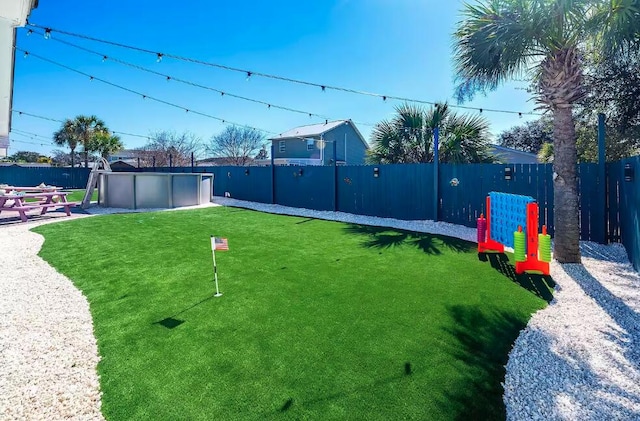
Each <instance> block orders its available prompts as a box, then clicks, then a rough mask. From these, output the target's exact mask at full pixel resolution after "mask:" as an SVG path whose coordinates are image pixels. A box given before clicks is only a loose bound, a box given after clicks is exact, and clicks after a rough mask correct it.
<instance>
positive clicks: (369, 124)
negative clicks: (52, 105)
mask: <svg viewBox="0 0 640 421" xmlns="http://www.w3.org/2000/svg"><path fill="white" fill-rule="evenodd" d="M36 33H37V32H36ZM52 39H53V40H54V41H56V42H59V43H61V44H64V45H68V46H70V47H73V48H76V49H78V50H81V51H84V52H87V53H90V54H94V55H98V56H101V57H106V56H105V55H103V53H101V52H98V51H94V50H91V49H88V48H85V47H82V46H79V45H77V44H73V43H71V42H68V41H64V40H61V39H57V38H52ZM110 60H111V61H113V62H115V63H118V64H122V65H124V66H127V67H132V68H134V69H137V70H140V71H143V72H147V73H151V74H154V75H158V76H162V77H164V78H166V79H167V81H169V80H170V79H173V80H175V81H176V82H179V83H184V84H186V85H190V86H194V87H197V88H201V89H206V90H210V91H213V92H218V93H220V96H224V95H225V94H226V92H224V91H221V90H219V89H216V88H213V87H210V86H206V85H202V84H199V83H195V82H191V81H188V80H184V79H180V78H176V77H172V76H170V75H166V74H164V73H161V72H158V71H155V70H151V69H148V68H146V67H142V66H139V65H137V64H133V63H130V62H127V61H124V60H120V59H117V58H114V57H111V58H110ZM228 95H229V96H230V97H232V98H236V99H241V100H243V101H248V102H253V103H256V104H263V105H271V106H272V107H273V108H277V109H280V110H284V111H290V112H294V113H299V114H309V112H308V111H303V110H298V109H295V108H290V107H285V106H282V105H275V104H269V103H267V102H265V101H261V100H258V99H254V98H249V97H245V96H241V95H235V94H228ZM311 114H312V115H313V116H315V117H318V118H323V119H330V117H328V116H325V115H322V114H317V113H311ZM354 123H356V124H358V125H362V126H370V127H373V126H375V124H372V123H365V122H362V121H354Z"/></svg>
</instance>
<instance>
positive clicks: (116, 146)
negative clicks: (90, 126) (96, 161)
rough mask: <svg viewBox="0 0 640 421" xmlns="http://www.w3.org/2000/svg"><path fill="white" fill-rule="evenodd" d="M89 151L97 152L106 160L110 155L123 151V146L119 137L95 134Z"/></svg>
mask: <svg viewBox="0 0 640 421" xmlns="http://www.w3.org/2000/svg"><path fill="white" fill-rule="evenodd" d="M89 149H90V150H92V151H95V152H98V153H99V154H100V156H101V157H102V158H104V159H107V157H108V156H109V155H110V154H112V153H114V152H118V151H120V150H122V149H124V145H123V144H122V141H121V140H120V137H119V136H116V135H114V134H112V133H109V132H96V133H95V134H94V136H93V139H92V141H91V143H90V145H89Z"/></svg>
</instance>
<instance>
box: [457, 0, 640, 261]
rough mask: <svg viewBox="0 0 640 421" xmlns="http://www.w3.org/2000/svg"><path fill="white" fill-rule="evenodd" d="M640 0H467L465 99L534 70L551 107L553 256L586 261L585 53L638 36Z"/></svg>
mask: <svg viewBox="0 0 640 421" xmlns="http://www.w3.org/2000/svg"><path fill="white" fill-rule="evenodd" d="M639 6H640V0H610V1H607V2H605V1H598V0H482V1H481V2H480V3H479V4H476V5H471V4H467V5H466V6H465V8H464V11H463V16H464V18H463V20H462V21H461V22H459V23H458V27H457V30H456V32H455V34H454V38H455V45H454V50H455V57H454V61H455V67H456V70H457V73H458V80H459V82H460V84H459V86H458V87H457V92H458V97H459V99H461V100H462V99H465V98H472V97H473V95H474V94H475V93H476V92H486V91H487V90H492V89H495V88H496V87H498V86H499V85H500V84H502V83H503V82H505V81H507V80H509V79H512V78H516V77H528V78H529V79H531V80H532V81H533V82H534V85H533V86H534V92H535V95H536V96H535V99H536V101H537V102H538V103H539V104H540V106H541V108H543V109H545V110H547V111H550V112H551V113H552V115H553V135H554V151H555V154H554V162H553V170H554V202H555V203H554V217H555V221H554V225H555V239H554V241H555V245H554V256H555V258H556V259H557V260H558V261H559V262H562V263H579V262H580V248H579V241H580V227H579V218H578V189H577V183H576V162H577V152H576V132H575V123H574V120H573V113H572V111H573V107H574V105H575V104H576V103H577V102H578V101H579V100H581V99H582V98H583V96H584V90H583V83H582V76H583V67H582V60H581V57H582V55H583V54H585V53H587V52H591V53H594V52H599V53H602V54H604V53H609V52H611V51H615V50H616V49H619V48H622V47H625V46H628V45H629V44H630V43H633V42H637V41H638V40H639V38H638V34H639V33H640V31H639V30H638V28H639V27H640V24H639V22H640V14H639V13H640V12H639V10H640V8H639Z"/></svg>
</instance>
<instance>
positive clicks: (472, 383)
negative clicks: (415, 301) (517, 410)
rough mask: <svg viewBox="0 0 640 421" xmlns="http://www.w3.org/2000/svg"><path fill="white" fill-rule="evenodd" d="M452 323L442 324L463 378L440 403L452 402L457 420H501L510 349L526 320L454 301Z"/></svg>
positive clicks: (448, 403)
mask: <svg viewBox="0 0 640 421" xmlns="http://www.w3.org/2000/svg"><path fill="white" fill-rule="evenodd" d="M448 311H449V313H450V315H451V317H452V318H453V320H454V323H452V324H450V325H449V326H448V327H446V328H445V331H446V332H447V333H448V334H450V335H451V336H452V340H451V341H450V342H449V343H451V345H450V346H451V347H452V349H451V351H450V352H451V353H452V355H453V356H455V358H456V359H457V360H458V361H459V362H460V364H459V370H460V371H462V372H463V373H464V376H463V377H464V380H462V381H461V382H460V384H458V385H454V386H452V387H451V388H450V389H449V390H448V391H447V392H446V393H445V395H444V396H443V397H442V401H441V402H440V404H441V405H442V406H443V407H448V408H450V407H451V406H452V405H453V406H455V408H456V411H457V416H456V417H455V419H458V420H503V419H505V418H506V411H505V407H504V403H503V400H502V395H503V393H504V390H503V388H502V385H501V383H502V382H504V377H505V368H504V366H505V365H506V364H507V360H508V358H509V351H510V350H511V347H512V345H513V343H514V341H515V340H516V338H517V337H518V335H519V333H520V331H521V330H522V329H523V328H524V327H525V326H526V321H525V320H522V319H521V318H518V317H516V316H514V315H512V314H509V313H507V312H504V311H500V310H487V309H485V310H484V311H483V310H482V309H481V308H478V307H476V306H464V305H455V306H451V307H449V309H448Z"/></svg>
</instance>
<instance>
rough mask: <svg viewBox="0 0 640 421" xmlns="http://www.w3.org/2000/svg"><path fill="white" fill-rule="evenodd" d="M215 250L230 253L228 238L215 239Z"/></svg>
mask: <svg viewBox="0 0 640 421" xmlns="http://www.w3.org/2000/svg"><path fill="white" fill-rule="evenodd" d="M213 249H214V250H219V251H229V243H228V242H227V239H226V238H220V237H213Z"/></svg>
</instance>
